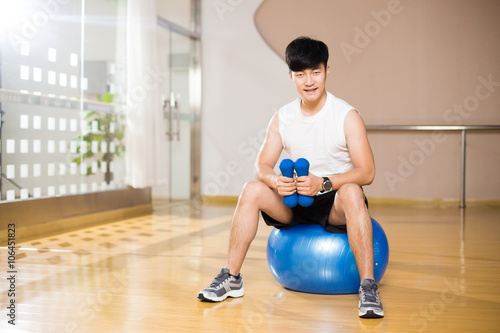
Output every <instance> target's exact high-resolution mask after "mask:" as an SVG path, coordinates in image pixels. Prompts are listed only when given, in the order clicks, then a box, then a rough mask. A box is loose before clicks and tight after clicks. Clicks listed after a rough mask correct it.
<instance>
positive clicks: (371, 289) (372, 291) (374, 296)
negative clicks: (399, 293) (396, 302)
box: [362, 285, 379, 303]
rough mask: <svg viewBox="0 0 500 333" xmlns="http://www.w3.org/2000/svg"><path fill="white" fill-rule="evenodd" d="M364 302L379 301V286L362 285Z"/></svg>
mask: <svg viewBox="0 0 500 333" xmlns="http://www.w3.org/2000/svg"><path fill="white" fill-rule="evenodd" d="M362 288H363V302H368V303H378V302H379V301H378V288H377V286H376V285H371V286H362Z"/></svg>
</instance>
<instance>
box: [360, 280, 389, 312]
mask: <svg viewBox="0 0 500 333" xmlns="http://www.w3.org/2000/svg"><path fill="white" fill-rule="evenodd" d="M358 307H359V316H360V317H361V318H382V317H383V316H384V308H383V307H382V303H381V302H380V297H379V295H378V287H377V284H376V283H375V281H373V280H371V279H364V280H363V283H362V284H361V286H360V287H359V305H358Z"/></svg>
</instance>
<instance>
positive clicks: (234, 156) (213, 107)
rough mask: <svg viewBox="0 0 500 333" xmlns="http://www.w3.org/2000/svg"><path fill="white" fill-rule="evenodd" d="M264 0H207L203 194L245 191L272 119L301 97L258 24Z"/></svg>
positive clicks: (204, 18) (204, 19) (204, 8)
mask: <svg viewBox="0 0 500 333" xmlns="http://www.w3.org/2000/svg"><path fill="white" fill-rule="evenodd" d="M261 2H262V0H245V1H239V3H240V4H239V5H236V6H231V5H230V4H229V3H238V2H237V1H232V2H228V1H225V0H224V1H217V2H214V1H211V0H203V1H202V27H203V29H202V31H203V32H202V61H203V104H202V133H201V136H202V147H201V149H202V156H201V177H202V178H201V194H202V195H221V196H235V195H239V193H240V191H241V188H242V186H243V185H244V183H245V182H247V181H249V180H253V179H254V175H253V164H254V162H255V156H256V154H257V151H258V149H259V148H260V145H261V143H262V140H263V137H264V134H265V129H266V128H267V125H268V122H269V120H270V119H271V117H272V115H273V114H274V112H275V111H276V110H277V109H278V108H279V107H281V106H282V105H284V104H286V103H288V102H290V101H291V100H293V99H295V98H296V97H297V92H296V90H295V87H294V85H293V82H292V81H291V80H290V77H289V76H288V67H287V66H286V63H285V62H284V61H283V60H282V59H280V58H279V57H278V56H277V55H276V54H275V53H274V52H273V51H272V50H271V49H270V48H269V47H268V46H267V44H265V42H264V41H263V39H262V37H261V36H260V35H259V33H258V31H257V29H256V28H255V24H254V14H255V11H256V9H257V8H258V6H259V5H260V4H261ZM217 4H219V6H217ZM221 4H225V5H226V6H225V7H221V6H222V5H221Z"/></svg>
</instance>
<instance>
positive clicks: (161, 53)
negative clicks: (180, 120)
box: [153, 27, 171, 201]
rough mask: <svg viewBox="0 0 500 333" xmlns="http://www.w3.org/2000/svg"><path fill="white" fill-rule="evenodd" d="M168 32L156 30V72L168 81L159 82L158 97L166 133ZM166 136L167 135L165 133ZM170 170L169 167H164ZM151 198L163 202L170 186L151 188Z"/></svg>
mask: <svg viewBox="0 0 500 333" xmlns="http://www.w3.org/2000/svg"><path fill="white" fill-rule="evenodd" d="M170 35H171V32H170V30H166V29H163V28H160V27H158V29H157V38H158V43H157V47H158V71H159V72H160V73H164V75H165V76H166V77H168V79H166V80H161V81H160V82H159V84H160V97H161V101H159V102H160V103H162V105H163V112H164V119H165V128H166V129H167V131H170V130H171V128H170V125H171V120H170V109H171V107H170V80H171V77H170ZM165 135H166V136H168V135H169V134H168V133H165ZM165 154H169V155H170V151H167V152H165ZM165 167H168V168H170V166H165ZM153 197H154V198H155V200H157V201H158V200H165V199H167V200H168V199H169V198H170V184H169V185H165V186H155V187H154V188H153Z"/></svg>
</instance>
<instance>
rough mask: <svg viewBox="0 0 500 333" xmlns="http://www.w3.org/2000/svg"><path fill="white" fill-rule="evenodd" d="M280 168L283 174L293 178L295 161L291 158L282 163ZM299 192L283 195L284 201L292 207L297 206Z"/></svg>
mask: <svg viewBox="0 0 500 333" xmlns="http://www.w3.org/2000/svg"><path fill="white" fill-rule="evenodd" d="M280 170H281V173H282V174H283V176H285V177H288V178H293V161H292V160H291V159H289V158H287V159H284V160H283V161H281V163H280ZM297 202H298V199H297V193H294V194H292V195H287V196H286V197H283V203H284V204H285V206H288V207H290V208H292V207H295V206H297Z"/></svg>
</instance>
